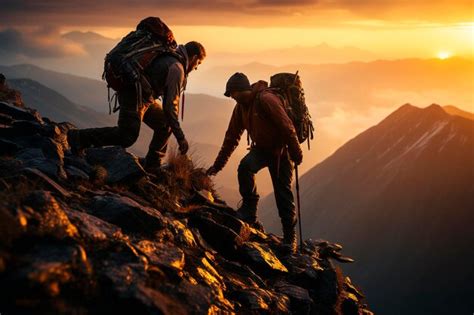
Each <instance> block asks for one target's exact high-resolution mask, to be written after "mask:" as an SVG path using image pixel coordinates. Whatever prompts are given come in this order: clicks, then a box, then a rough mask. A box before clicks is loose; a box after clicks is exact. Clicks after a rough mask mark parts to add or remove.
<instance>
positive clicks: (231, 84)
mask: <svg viewBox="0 0 474 315" xmlns="http://www.w3.org/2000/svg"><path fill="white" fill-rule="evenodd" d="M251 89H252V88H251V87H250V81H249V79H248V78H247V76H246V75H245V74H243V73H242V72H236V73H234V74H233V75H232V76H231V77H230V78H229V80H228V81H227V84H226V85H225V93H224V95H225V96H227V97H229V96H230V93H231V92H232V91H245V90H251Z"/></svg>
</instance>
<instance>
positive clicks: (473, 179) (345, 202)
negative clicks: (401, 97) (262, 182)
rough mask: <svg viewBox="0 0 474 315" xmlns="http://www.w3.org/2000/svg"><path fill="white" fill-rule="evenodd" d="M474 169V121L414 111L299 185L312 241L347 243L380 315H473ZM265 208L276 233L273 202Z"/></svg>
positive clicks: (369, 134)
mask: <svg viewBox="0 0 474 315" xmlns="http://www.w3.org/2000/svg"><path fill="white" fill-rule="evenodd" d="M473 161H474V121H472V120H469V119H466V118H464V117H460V116H457V115H451V114H448V113H447V112H446V111H445V110H443V108H442V107H440V106H439V105H435V104H433V105H431V106H428V107H427V108H424V109H422V108H417V107H414V106H412V105H409V104H406V105H404V106H402V107H400V108H399V109H398V110H396V111H395V112H393V113H392V114H391V115H389V116H388V117H386V118H385V119H384V120H383V121H381V122H380V123H379V124H377V125H376V126H373V127H371V128H369V129H368V130H366V131H364V132H363V133H361V134H359V135H358V136H356V137H355V138H353V139H352V140H350V141H349V142H347V143H346V144H344V145H343V146H342V147H341V148H339V149H338V150H337V151H336V152H335V153H334V154H333V155H331V156H330V157H328V158H327V159H326V160H324V161H323V162H321V163H320V164H318V165H317V166H315V167H314V168H313V169H311V170H310V171H308V172H307V173H306V174H304V175H303V176H302V177H301V179H300V187H301V192H300V196H301V203H302V210H301V213H302V223H303V232H304V237H305V238H306V237H323V238H331V239H335V240H337V241H339V242H342V243H344V244H346V245H347V249H348V251H349V252H350V253H351V254H352V255H353V256H354V257H355V259H356V260H358V261H360V262H362V264H363V265H364V266H369V268H368V269H365V271H362V270H361V269H359V268H357V267H355V268H349V270H350V272H353V275H354V279H357V281H358V282H359V283H360V284H361V285H362V287H363V288H364V289H365V290H366V291H367V292H369V293H370V302H371V303H372V305H374V309H375V310H376V311H378V312H380V313H383V314H447V313H451V314H454V313H457V314H461V313H463V312H468V311H469V310H470V309H473V303H472V298H471V296H470V292H471V291H470V287H471V285H472V281H473V280H474V271H473V269H472V266H473V264H474V253H473V252H472V244H473V243H474V234H473V233H472V226H471V225H472V222H474V221H473V220H474V212H473V211H472V210H473V209H474V162H473ZM263 204H264V208H265V209H266V215H265V216H264V219H265V220H264V222H265V223H266V225H265V226H266V227H270V229H271V230H272V231H277V230H278V229H279V223H278V222H277V220H275V215H274V210H273V209H274V205H273V196H269V197H267V198H266V199H265V201H264V203H263ZM427 264H428V265H427ZM452 307H454V308H452Z"/></svg>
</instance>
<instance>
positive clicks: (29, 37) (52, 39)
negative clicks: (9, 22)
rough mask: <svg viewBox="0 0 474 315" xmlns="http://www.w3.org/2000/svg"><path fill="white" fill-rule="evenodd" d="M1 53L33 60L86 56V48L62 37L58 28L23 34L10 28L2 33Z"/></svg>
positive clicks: (0, 38)
mask: <svg viewBox="0 0 474 315" xmlns="http://www.w3.org/2000/svg"><path fill="white" fill-rule="evenodd" d="M0 52H1V53H2V54H3V55H5V54H6V55H8V54H10V55H20V56H26V57H32V58H57V57H68V56H78V55H84V54H86V51H85V50H84V48H83V47H82V46H81V45H80V44H78V43H74V42H72V41H69V40H67V39H65V38H63V37H61V36H60V34H59V32H58V30H57V29H56V28H51V27H45V28H41V29H37V30H35V31H29V32H21V31H19V30H16V29H13V28H8V29H5V30H2V31H0Z"/></svg>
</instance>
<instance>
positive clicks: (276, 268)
mask: <svg viewBox="0 0 474 315" xmlns="http://www.w3.org/2000/svg"><path fill="white" fill-rule="evenodd" d="M241 252H242V253H243V254H244V255H245V258H246V259H247V261H248V263H249V264H250V265H251V266H252V267H254V268H255V269H256V270H258V271H260V272H263V273H275V272H276V273H287V272H288V269H287V268H286V267H285V266H284V265H283V264H282V263H281V261H280V260H279V259H278V258H277V257H276V255H275V254H274V253H273V251H272V250H271V249H270V248H269V247H267V246H266V245H265V244H259V243H256V242H246V243H244V244H243V246H242V248H241Z"/></svg>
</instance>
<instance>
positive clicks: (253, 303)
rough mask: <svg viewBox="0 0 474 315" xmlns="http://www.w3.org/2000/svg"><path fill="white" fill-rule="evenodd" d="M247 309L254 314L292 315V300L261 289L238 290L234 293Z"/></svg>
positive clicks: (233, 295) (234, 296)
mask: <svg viewBox="0 0 474 315" xmlns="http://www.w3.org/2000/svg"><path fill="white" fill-rule="evenodd" d="M232 297H233V298H235V299H236V300H237V301H239V303H240V304H241V305H242V306H243V307H244V308H245V309H248V310H250V311H251V312H252V313H254V314H261V313H264V314H290V300H289V298H288V297H287V296H286V295H277V294H274V293H272V292H270V291H268V290H264V289H261V288H250V289H247V290H237V291H235V292H233V293H232Z"/></svg>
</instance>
